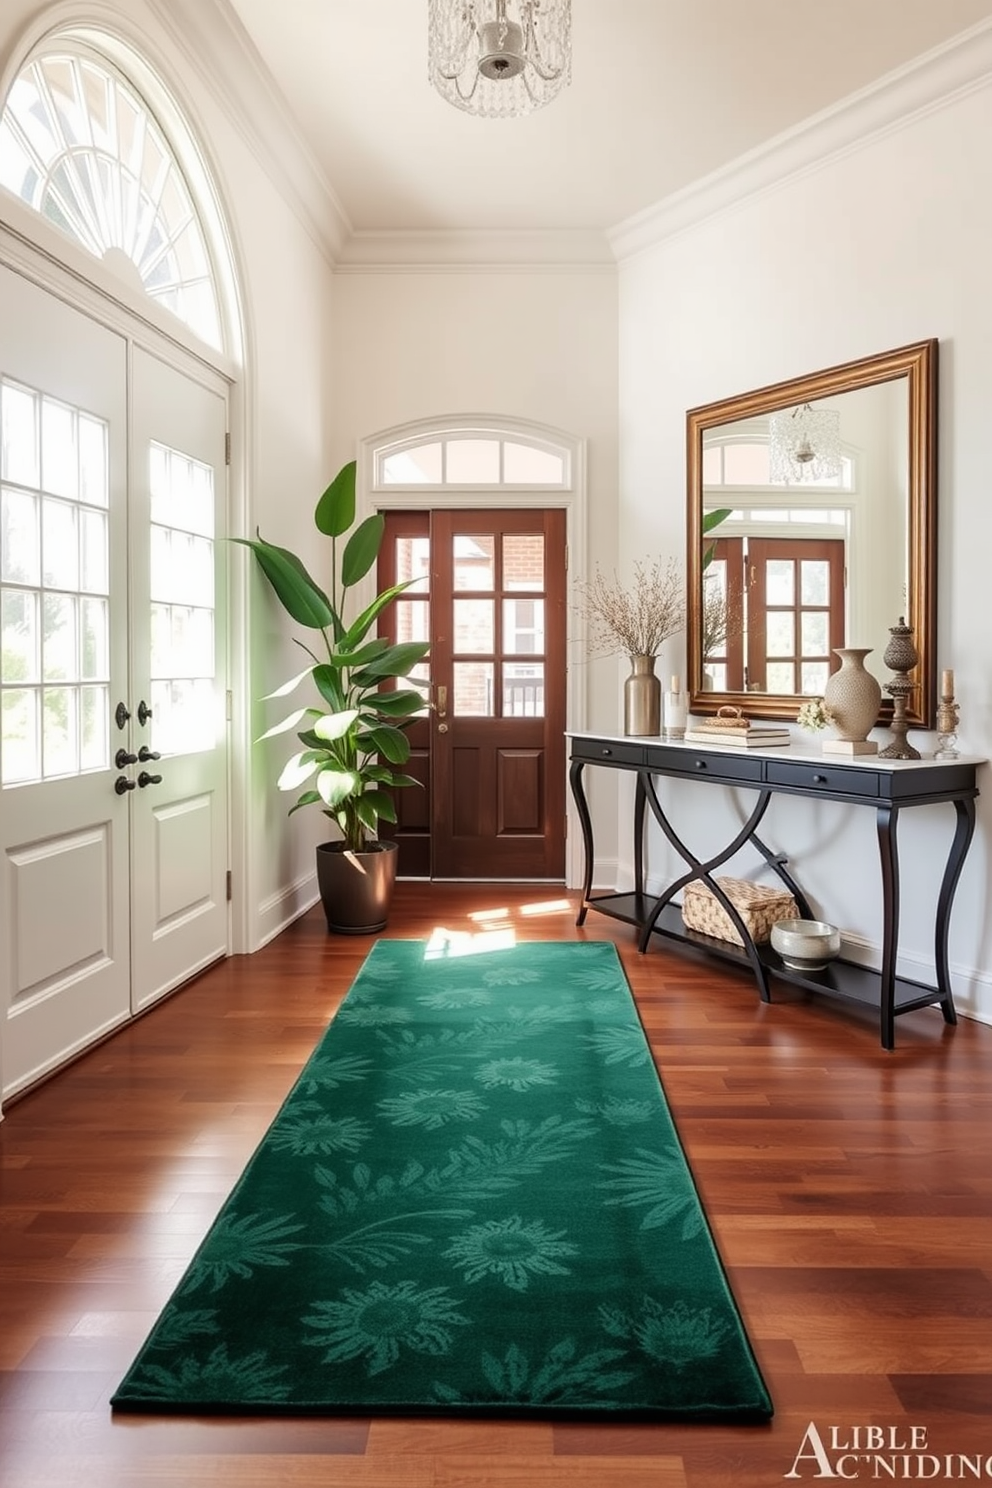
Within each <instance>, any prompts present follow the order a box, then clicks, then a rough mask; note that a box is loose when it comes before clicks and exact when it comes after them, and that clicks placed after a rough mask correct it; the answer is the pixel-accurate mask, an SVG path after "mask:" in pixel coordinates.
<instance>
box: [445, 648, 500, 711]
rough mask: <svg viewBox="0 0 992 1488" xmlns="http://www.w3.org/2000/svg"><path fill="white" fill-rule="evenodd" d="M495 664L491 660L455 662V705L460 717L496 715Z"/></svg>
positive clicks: (454, 707)
mask: <svg viewBox="0 0 992 1488" xmlns="http://www.w3.org/2000/svg"><path fill="white" fill-rule="evenodd" d="M494 682H495V665H494V663H493V662H491V661H456V662H455V663H454V684H455V685H454V693H455V696H454V706H453V711H454V712H455V714H457V716H458V717H459V718H492V717H494V716H495V708H494V706H493V703H494V694H495V687H494Z"/></svg>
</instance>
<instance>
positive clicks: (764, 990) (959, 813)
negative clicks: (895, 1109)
mask: <svg viewBox="0 0 992 1488" xmlns="http://www.w3.org/2000/svg"><path fill="white" fill-rule="evenodd" d="M569 737H570V739H571V766H570V770H569V781H570V784H571V788H572V795H573V797H574V799H575V805H576V809H577V811H578V814H579V821H580V823H581V825H582V839H583V845H584V848H585V877H584V882H583V886H582V904H581V907H580V910H579V914H578V918H577V921H576V923H577V924H579V925H581V924H583V922H584V921H585V917H586V913H587V911H588V910H590V909H595V910H598V911H599V912H600V913H601V914H606V915H611V916H612V917H613V918H614V919H618V920H623V921H625V922H626V923H628V924H630V925H634V926H636V927H637V929H638V931H639V936H638V949H639V950H640V951H642V952H643V951H646V950H647V948H648V945H649V943H650V940H651V936H652V934H659V935H664V936H668V937H670V938H671V939H673V940H677V941H683V942H685V943H687V944H690V945H693V946H696V947H698V948H700V949H703V950H705V951H708V952H709V953H711V954H712V955H715V956H719V957H721V958H723V959H725V960H728V961H732V962H736V963H737V964H738V965H744V966H750V968H751V970H752V971H753V973H754V977H755V980H756V982H757V984H758V992H759V994H760V996H761V998H762V1000H763V1001H765V1002H770V1001H771V992H770V990H769V974H773V975H774V976H776V977H779V978H781V979H782V980H783V981H787V982H794V983H797V984H798V985H800V986H802V987H806V988H810V989H814V990H816V991H818V992H825V993H828V994H832V995H834V996H837V997H845V998H849V999H853V1000H855V1001H857V1002H861V1003H867V1004H869V1005H870V1006H872V1007H877V1008H878V1010H879V1027H880V1034H881V1040H882V1046H883V1047H884V1048H886V1049H892V1048H893V1047H894V1046H895V1019H896V1018H897V1017H898V1015H899V1014H900V1013H908V1012H910V1011H912V1009H914V1008H922V1007H931V1006H934V1005H936V1006H939V1007H940V1010H941V1012H942V1013H943V1016H944V1021H945V1023H956V1022H957V1013H956V1012H955V1009H954V998H953V995H952V992H951V978H950V967H949V964H948V959H947V934H948V927H949V925H950V919H951V905H952V903H953V900H954V891H955V889H956V888H957V883H958V879H959V877H960V875H961V869H962V866H963V864H964V860H965V855H966V854H967V851H968V847H969V845H970V843H971V839H972V836H973V834H974V830H975V798H976V796H977V795H978V787H977V785H976V783H975V774H976V770H977V767H978V765H979V764H981V763H983V762H982V761H981V760H978V759H971V758H968V759H957V760H946V761H945V760H932V759H931V760H883V759H879V758H878V756H877V755H861V756H857V757H854V758H851V759H846V758H845V759H843V760H841V759H840V757H838V756H834V757H830V756H826V757H821V756H820V755H818V754H812V753H804V752H803V751H801V750H796V748H795V747H794V746H793V747H792V748H790V749H775V750H756V749H741V748H734V747H733V746H716V745H715V746H712V747H710V748H706V747H703V748H700V747H699V746H698V745H695V744H685V743H674V742H671V743H670V742H667V741H663V740H661V739H631V738H622V739H621V738H610V737H608V736H602V735H594V734H572V735H570V736H569ZM835 761H836V762H835ZM586 765H599V766H605V767H606V768H607V769H611V770H628V771H633V772H634V773H635V774H636V777H637V782H636V788H635V796H634V890H633V892H632V893H625V894H610V893H605V894H597V895H595V896H593V893H592V878H593V864H594V844H593V831H592V819H591V817H590V815H589V806H588V803H587V801H586V796H585V791H584V789H583V783H582V776H583V771H584V770H585V767H586ZM656 776H666V777H669V778H672V779H675V780H683V781H685V780H698V781H704V782H706V783H707V784H710V785H723V786H731V787H735V788H740V787H744V788H747V789H751V790H754V791H755V793H756V799H755V803H754V806H753V808H752V810H751V814H750V815H749V817H748V818H747V821H746V822H745V823H744V824H743V826H742V827H741V828H740V830H739V831H738V832H737V833H736V835H735V836H734V837H733V839H732V840H731V841H730V842H728V843H727V845H726V846H725V847H724V848H723V849H722V850H721V851H720V852H719V853H717V854H715V855H714V856H713V857H710V858H707V859H705V861H704V860H702V859H699V858H697V857H696V856H695V855H694V854H693V852H692V851H691V849H690V848H689V847H688V846H687V845H686V843H685V842H683V841H682V840H681V838H680V837H679V836H678V834H677V833H676V832H675V830H674V828H673V826H672V824H671V822H670V821H669V819H668V817H667V815H666V814H665V811H664V810H663V808H662V805H661V802H660V801H659V799H658V795H657V792H656V790H655V785H654V781H655V777H656ZM773 795H794V796H819V797H822V798H824V799H826V800H828V801H843V802H847V803H849V804H851V805H855V806H873V807H874V808H875V821H876V828H877V834H878V856H879V867H880V871H881V878H882V921H883V923H882V964H881V967H880V969H879V970H877V971H876V970H874V969H872V968H869V967H865V966H860V965H858V964H856V963H855V962H852V961H845V960H843V959H838V960H835V961H832V962H830V963H829V965H828V966H827V967H825V968H824V970H823V971H803V972H800V971H794V970H792V969H790V968H789V967H787V966H786V965H785V963H784V962H783V961H782V959H781V957H780V956H778V955H777V953H776V952H775V951H773V950H772V948H771V946H770V945H756V944H755V943H754V941H753V940H752V939H751V937H750V935H749V934H748V930H747V926H746V925H745V924H744V922H743V921H742V919H741V917H740V914H739V913H738V911H737V909H736V907H735V906H734V905H733V904H732V903H731V902H730V900H729V899H728V898H727V896H726V894H725V893H724V892H723V890H722V889H721V888H720V885H719V884H718V883H717V882H716V881H715V879H714V877H713V875H714V872H715V870H716V869H717V868H719V867H720V865H721V864H722V863H725V862H727V860H728V859H730V858H731V857H733V855H734V854H735V853H736V852H738V851H739V850H740V849H741V848H743V847H745V846H750V847H753V848H754V849H756V851H757V852H758V853H759V854H760V856H761V857H762V858H763V859H764V861H765V862H766V863H767V864H768V866H769V867H770V868H771V869H772V870H773V871H774V872H775V874H777V876H778V878H779V879H780V880H781V882H782V883H783V884H784V885H785V886H786V888H788V890H789V892H790V893H791V894H792V895H793V896H794V898H795V900H796V903H797V905H798V906H799V913H800V914H801V915H802V916H803V917H804V918H808V919H813V918H816V916H814V915H813V914H812V911H811V910H810V906H809V903H808V901H807V899H806V896H805V895H804V894H803V892H802V889H801V888H800V887H799V885H798V884H797V883H796V881H795V879H794V878H793V877H792V875H791V874H790V873H789V871H788V867H787V863H788V858H787V857H786V855H785V854H783V853H776V852H773V851H772V850H771V849H770V848H769V847H767V846H766V844H765V843H764V842H763V841H762V839H761V838H760V837H759V835H758V827H759V825H760V823H761V819H762V817H763V816H764V814H765V812H766V810H767V808H768V803H769V801H770V800H771V798H772V796H773ZM935 802H936V803H942V802H949V803H951V804H952V805H953V806H954V811H955V814H956V825H955V832H954V838H953V840H952V842H951V846H950V850H949V852H948V856H947V862H946V864H945V866H944V872H943V878H942V880H941V885H940V892H939V895H938V899H937V908H936V914H935V917H934V962H935V967H936V978H937V985H936V986H935V987H931V986H925V985H924V984H923V983H921V982H914V981H909V980H907V979H905V978H903V977H900V976H897V975H896V959H897V955H898V950H899V850H898V841H897V835H896V826H897V822H898V819H899V813H900V811H902V810H903V809H905V808H907V807H910V806H929V805H932V804H933V803H935ZM648 808H650V811H651V814H652V815H653V816H654V818H655V820H656V821H657V823H658V825H659V827H660V828H661V830H662V832H663V833H664V834H665V836H666V837H667V839H668V841H669V842H670V843H671V844H672V846H673V847H674V848H675V849H676V851H677V852H678V853H679V855H680V857H681V858H682V859H683V861H684V862H685V863H686V865H687V871H686V872H685V873H684V874H682V875H681V877H679V878H676V879H674V880H673V882H672V883H670V884H669V885H668V887H667V888H666V889H665V890H664V891H663V892H662V893H661V894H659V895H654V894H648V893H646V891H645V888H644V823H645V817H646V811H647V809H648ZM696 879H701V880H702V881H703V882H704V883H705V884H707V885H708V887H709V888H710V889H711V890H712V892H713V893H714V895H715V896H716V898H717V900H718V901H719V902H720V903H721V904H722V905H723V908H724V909H725V910H726V911H727V913H728V914H729V916H730V918H731V920H732V922H733V923H734V924H735V925H736V927H737V929H738V931H739V933H740V935H741V939H742V940H743V942H744V944H743V946H738V945H735V944H734V943H733V942H732V941H724V940H718V939H715V938H714V937H713V936H709V935H702V934H700V933H699V932H698V931H695V930H690V929H689V928H688V927H687V926H686V925H685V924H684V923H683V921H682V914H681V910H680V908H679V907H678V905H676V904H675V903H674V902H673V900H674V897H675V895H676V894H678V893H679V892H680V891H681V890H682V889H684V888H685V886H686V884H688V883H691V882H692V881H693V880H696Z"/></svg>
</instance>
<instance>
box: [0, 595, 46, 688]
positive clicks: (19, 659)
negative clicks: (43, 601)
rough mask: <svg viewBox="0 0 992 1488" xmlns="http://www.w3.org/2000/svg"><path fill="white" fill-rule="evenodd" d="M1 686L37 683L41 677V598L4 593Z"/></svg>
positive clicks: (0, 618)
mask: <svg viewBox="0 0 992 1488" xmlns="http://www.w3.org/2000/svg"><path fill="white" fill-rule="evenodd" d="M0 637H2V646H0V682H37V681H39V679H40V675H41V653H40V648H39V645H38V596H37V594H31V593H28V592H26V591H25V590H22V589H4V590H3V597H2V601H0Z"/></svg>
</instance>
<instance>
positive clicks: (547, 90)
mask: <svg viewBox="0 0 992 1488" xmlns="http://www.w3.org/2000/svg"><path fill="white" fill-rule="evenodd" d="M428 6H429V9H428V64H427V71H428V77H429V78H430V80H431V82H432V83H433V84H434V87H435V88H436V89H437V91H438V92H439V93H440V95H441V97H442V98H446V99H447V100H448V102H449V103H453V104H454V106H455V108H460V109H464V110H465V112H466V113H468V114H481V115H483V116H484V117H485V118H488V119H509V118H513V117H514V116H515V115H517V114H529V113H532V112H533V111H534V109H539V108H543V107H544V105H545V104H546V103H550V102H551V100H552V98H554V97H555V96H556V95H557V94H558V92H559V91H560V90H561V89H562V88H563V87H564V85H565V84H566V83H568V82H570V81H571V77H572V45H571V30H572V0H428Z"/></svg>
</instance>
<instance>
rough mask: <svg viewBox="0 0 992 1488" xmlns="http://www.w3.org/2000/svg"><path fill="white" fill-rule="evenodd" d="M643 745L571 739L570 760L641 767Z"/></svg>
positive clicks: (643, 751)
mask: <svg viewBox="0 0 992 1488" xmlns="http://www.w3.org/2000/svg"><path fill="white" fill-rule="evenodd" d="M644 754H645V750H644V745H643V744H624V743H614V742H613V740H612V739H611V740H603V739H573V740H572V758H573V759H581V760H589V761H590V762H591V761H594V760H602V761H603V762H604V763H605V764H610V765H643V763H644Z"/></svg>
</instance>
